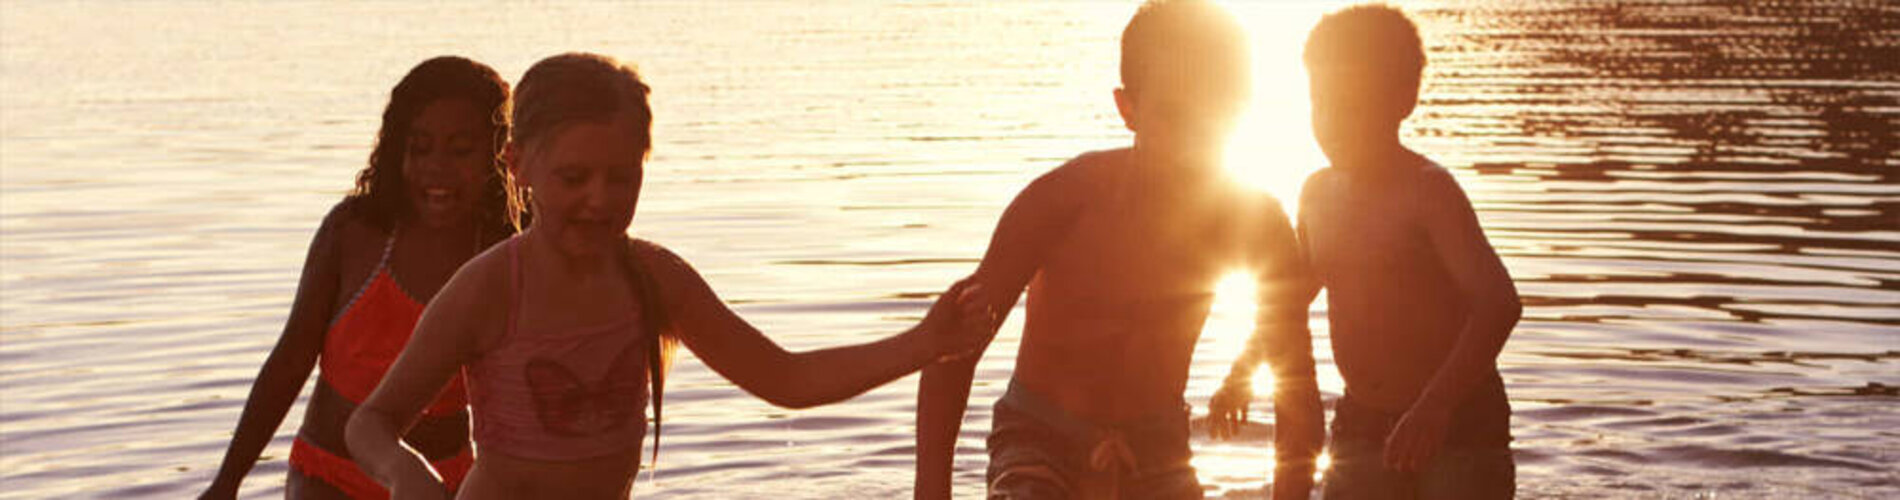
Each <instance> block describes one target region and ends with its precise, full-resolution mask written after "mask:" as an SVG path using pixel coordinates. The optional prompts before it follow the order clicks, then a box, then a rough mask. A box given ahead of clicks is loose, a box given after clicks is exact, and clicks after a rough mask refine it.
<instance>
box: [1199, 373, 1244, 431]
mask: <svg viewBox="0 0 1900 500" xmlns="http://www.w3.org/2000/svg"><path fill="white" fill-rule="evenodd" d="M1252 385H1253V384H1251V383H1249V382H1248V381H1247V380H1246V379H1241V380H1238V381H1236V380H1234V379H1232V378H1229V379H1228V380H1227V382H1226V383H1223V384H1221V387H1220V390H1217V391H1214V397H1212V398H1208V400H1207V423H1208V425H1207V435H1208V437H1209V438H1212V439H1226V438H1231V437H1234V436H1238V435H1240V426H1241V425H1242V424H1245V423H1247V404H1248V403H1251V402H1253V387H1252Z"/></svg>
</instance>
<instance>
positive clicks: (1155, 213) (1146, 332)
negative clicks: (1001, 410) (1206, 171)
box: [1015, 150, 1265, 422]
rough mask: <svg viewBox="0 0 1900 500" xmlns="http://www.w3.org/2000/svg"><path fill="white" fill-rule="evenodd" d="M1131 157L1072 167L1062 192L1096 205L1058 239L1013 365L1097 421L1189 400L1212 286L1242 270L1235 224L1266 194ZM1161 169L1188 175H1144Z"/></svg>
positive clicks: (1021, 378) (1026, 379) (1043, 390)
mask: <svg viewBox="0 0 1900 500" xmlns="http://www.w3.org/2000/svg"><path fill="white" fill-rule="evenodd" d="M1131 156H1132V155H1131V154H1130V153H1129V152H1128V151H1126V150H1124V151H1111V152H1107V153H1100V154H1095V155H1091V156H1089V157H1085V158H1084V159H1083V160H1081V161H1079V162H1078V164H1075V165H1071V166H1067V167H1064V168H1079V169H1084V170H1083V171H1081V172H1079V173H1078V174H1077V175H1075V176H1074V177H1076V179H1074V182H1068V183H1065V184H1064V186H1063V189H1079V190H1086V191H1088V192H1087V193H1083V196H1078V197H1076V198H1080V199H1086V200H1090V201H1089V202H1087V203H1084V204H1082V205H1081V206H1080V207H1079V208H1078V210H1079V212H1078V213H1076V214H1075V215H1074V218H1073V222H1072V223H1070V224H1069V225H1068V227H1067V228H1066V229H1065V230H1064V232H1063V234H1060V235H1053V236H1050V238H1051V240H1049V241H1048V243H1047V244H1048V250H1047V253H1046V255H1048V257H1047V258H1046V259H1044V260H1043V262H1042V266H1041V268H1040V272H1039V273H1038V274H1037V277H1036V278H1035V279H1034V280H1033V281H1032V282H1031V283H1030V285H1029V289H1028V292H1029V298H1028V304H1027V305H1028V318H1027V321H1026V325H1025V327H1024V331H1023V340H1022V346H1021V349H1020V351H1019V353H1018V357H1017V361H1016V372H1015V378H1016V383H1019V384H1022V385H1023V386H1025V387H1026V388H1028V389H1030V390H1034V391H1036V392H1037V393H1039V394H1041V395H1043V396H1044V397H1046V398H1048V399H1050V400H1051V401H1053V402H1055V403H1056V404H1058V405H1060V406H1061V407H1063V408H1064V409H1066V410H1067V411H1069V412H1071V413H1072V414H1075V415H1077V416H1080V417H1083V418H1087V419H1090V420H1094V421H1098V422H1117V421H1124V420H1128V419H1135V418H1141V417H1145V416H1150V415H1153V414H1155V413H1156V412H1162V411H1172V410H1176V409H1179V408H1180V407H1181V405H1182V404H1183V401H1182V392H1183V391H1184V390H1185V389H1186V385H1187V375H1188V366H1189V364H1190V361H1191V358H1192V355H1193V351H1194V345H1195V342H1196V341H1197V340H1198V339H1199V338H1200V333H1201V327H1202V324H1203V323H1204V322H1205V320H1206V318H1207V313H1208V310H1209V307H1210V306H1211V304H1212V301H1213V290H1214V284H1215V283H1216V282H1217V281H1218V280H1219V278H1220V277H1221V276H1222V275H1224V274H1226V273H1229V272H1233V271H1236V270H1239V262H1240V260H1239V255H1240V254H1241V252H1240V245H1242V244H1243V243H1242V242H1243V241H1244V238H1242V237H1240V235H1241V234H1242V233H1243V231H1239V230H1236V229H1237V228H1236V227H1235V224H1237V223H1240V222H1238V221H1239V219H1242V218H1244V214H1247V213H1250V212H1251V211H1250V210H1248V208H1249V204H1250V203H1252V202H1254V201H1255V200H1256V199H1258V198H1265V197H1264V196H1263V195H1259V194H1258V193H1249V192H1246V191H1244V190H1242V189H1235V188H1233V187H1232V186H1231V185H1230V184H1228V183H1226V182H1225V179H1224V178H1221V177H1219V176H1206V178H1204V179H1193V178H1189V176H1188V175H1187V174H1185V173H1179V172H1153V171H1148V172H1144V171H1141V170H1139V169H1138V168H1136V167H1137V166H1136V165H1133V164H1132V162H1131V158H1130V157H1131ZM1090 162H1093V163H1095V164H1089V163H1090ZM1152 170H1159V169H1152ZM1156 173H1160V174H1173V175H1178V176H1179V177H1177V178H1172V179H1168V180H1167V181H1166V182H1156V181H1155V180H1154V179H1150V178H1144V177H1142V176H1143V175H1153V174H1156ZM1240 224H1244V223H1240Z"/></svg>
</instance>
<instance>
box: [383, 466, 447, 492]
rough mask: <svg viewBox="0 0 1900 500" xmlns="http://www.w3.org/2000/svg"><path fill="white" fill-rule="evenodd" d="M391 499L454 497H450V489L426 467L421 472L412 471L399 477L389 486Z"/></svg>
mask: <svg viewBox="0 0 1900 500" xmlns="http://www.w3.org/2000/svg"><path fill="white" fill-rule="evenodd" d="M389 498H390V500H450V499H451V498H453V496H451V495H449V487H448V486H447V485H444V484H442V480H441V479H440V478H437V477H435V474H434V473H433V472H431V471H429V470H428V467H427V466H424V467H423V470H421V471H413V470H412V471H411V472H410V473H409V474H403V475H400V476H397V477H396V481H395V482H394V483H393V484H390V485H389Z"/></svg>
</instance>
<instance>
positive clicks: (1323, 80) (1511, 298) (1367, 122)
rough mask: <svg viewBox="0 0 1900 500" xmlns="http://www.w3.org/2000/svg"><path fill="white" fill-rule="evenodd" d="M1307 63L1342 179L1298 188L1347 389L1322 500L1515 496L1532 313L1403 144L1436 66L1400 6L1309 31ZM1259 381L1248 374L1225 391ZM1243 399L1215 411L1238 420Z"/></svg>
mask: <svg viewBox="0 0 1900 500" xmlns="http://www.w3.org/2000/svg"><path fill="white" fill-rule="evenodd" d="M1305 59H1306V65H1307V70H1308V74H1309V76H1310V78H1311V80H1310V82H1311V89H1312V103H1313V134H1314V136H1315V138H1316V139H1317V140H1318V142H1319V146H1320V149H1321V150H1322V151H1324V152H1325V153H1326V156H1327V158H1328V159H1330V160H1331V161H1332V166H1331V167H1328V168H1326V169H1323V170H1321V171H1319V172H1317V173H1314V174H1313V175H1312V176H1311V177H1309V178H1308V179H1307V181H1306V186H1305V187H1304V188H1302V190H1301V193H1300V211H1299V219H1300V220H1299V225H1298V230H1299V237H1300V238H1299V239H1300V241H1301V242H1302V243H1303V245H1304V248H1303V250H1304V253H1305V254H1306V255H1307V262H1308V264H1309V267H1310V269H1312V272H1313V275H1314V276H1315V277H1316V278H1317V280H1318V283H1319V284H1320V285H1321V286H1324V287H1325V288H1326V303H1327V318H1328V320H1329V321H1330V322H1331V325H1332V344H1333V357H1334V359H1335V360H1336V362H1337V364H1338V366H1339V372H1340V375H1341V376H1342V377H1343V378H1344V379H1345V382H1346V384H1345V385H1346V387H1345V396H1344V397H1342V398H1341V399H1340V400H1339V402H1338V404H1337V409H1336V411H1335V415H1334V418H1333V424H1332V441H1331V444H1330V445H1329V446H1330V450H1331V457H1332V465H1331V467H1330V468H1329V470H1328V471H1327V472H1326V480H1325V486H1324V491H1325V496H1326V498H1328V499H1361V498H1378V499H1383V498H1408V499H1411V498H1425V499H1429V498H1459V499H1464V498H1473V499H1485V498H1510V497H1511V496H1512V495H1513V489H1514V487H1515V470H1516V466H1515V465H1514V463H1513V461H1512V459H1511V449H1510V441H1511V433H1510V414H1511V409H1510V404H1509V402H1508V401H1507V400H1506V398H1505V395H1504V383H1503V381H1502V379H1501V378H1500V377H1499V376H1498V370H1497V356H1498V352H1499V350H1501V349H1503V347H1504V341H1505V338H1506V337H1507V336H1509V335H1510V333H1511V329H1512V327H1514V326H1515V325H1516V324H1517V320H1518V315H1519V312H1520V311H1521V308H1520V306H1519V303H1518V298H1517V290H1516V288H1515V286H1514V285H1512V283H1511V277H1510V275H1508V274H1506V272H1505V269H1504V265H1503V264H1502V263H1501V262H1499V260H1498V256H1497V253H1496V252H1495V251H1493V250H1492V248H1491V244H1490V243H1489V242H1488V241H1486V240H1485V237H1484V231H1483V230H1482V229H1480V228H1479V227H1478V219H1477V216H1476V215H1475V214H1474V213H1473V212H1472V208H1471V202H1470V201H1469V200H1467V199H1466V198H1465V194H1464V191H1463V190H1461V189H1460V188H1459V187H1458V183H1457V181H1456V180H1454V179H1453V178H1452V176H1451V174H1450V173H1449V172H1447V171H1446V170H1445V168H1444V167H1441V166H1439V165H1437V164H1435V163H1433V162H1432V161H1431V160H1429V159H1426V158H1425V157H1423V156H1420V155H1419V154H1418V153H1415V152H1413V151H1411V150H1410V149H1407V148H1406V147H1405V146H1404V145H1403V144H1400V143H1399V138H1398V129H1399V122H1400V121H1402V120H1404V119H1405V118H1406V117H1407V116H1409V115H1410V114H1411V113H1412V108H1413V107H1414V106H1415V105H1416V103H1417V101H1418V88H1419V78H1420V74H1421V72H1422V70H1423V69H1424V66H1425V55H1424V51H1423V50H1422V49H1421V44H1420V42H1419V37H1418V30H1417V28H1416V27H1415V26H1414V25H1413V24H1412V22H1411V21H1410V20H1409V19H1407V18H1406V17H1405V15H1404V14H1403V13H1401V12H1399V11H1398V10H1396V9H1393V8H1391V7H1386V6H1382V5H1364V6H1357V7H1351V8H1347V9H1345V10H1342V11H1339V12H1337V13H1334V14H1330V15H1328V16H1326V17H1325V18H1323V19H1322V20H1321V21H1320V23H1319V25H1318V26H1316V27H1314V28H1313V32H1312V34H1311V35H1310V36H1309V37H1308V39H1307V43H1306V54H1305ZM1250 369H1251V367H1250V366H1248V364H1247V363H1245V362H1242V363H1238V364H1236V366H1235V371H1234V372H1233V373H1232V374H1230V375H1229V378H1228V380H1229V382H1230V383H1229V384H1226V387H1241V385H1240V384H1237V383H1232V382H1234V381H1236V380H1246V379H1247V372H1248V371H1250ZM1223 392H1224V393H1225V392H1231V391H1227V390H1223ZM1245 400H1246V398H1245V397H1244V395H1235V394H1217V396H1216V398H1215V404H1213V405H1211V406H1212V407H1213V408H1212V410H1213V412H1214V413H1215V414H1216V415H1217V416H1219V415H1231V414H1233V413H1234V412H1236V411H1238V410H1239V408H1242V407H1244V405H1245Z"/></svg>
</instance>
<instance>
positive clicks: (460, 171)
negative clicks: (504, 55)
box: [402, 98, 495, 227]
mask: <svg viewBox="0 0 1900 500" xmlns="http://www.w3.org/2000/svg"><path fill="white" fill-rule="evenodd" d="M408 136H409V142H408V144H405V145H403V155H402V156H403V159H402V180H403V185H404V186H405V187H406V189H407V191H408V192H407V193H405V194H406V195H407V196H408V198H409V207H410V209H411V210H410V213H413V214H415V215H416V219H417V222H419V223H421V224H423V225H427V226H431V227H441V226H445V225H450V224H455V223H460V222H466V221H469V220H471V219H473V218H474V214H475V212H476V207H477V204H478V203H480V199H481V197H482V196H481V194H482V193H481V190H482V188H483V186H484V184H485V182H484V181H486V180H487V179H488V176H490V175H493V174H494V173H493V169H494V151H495V143H494V141H495V138H494V134H493V132H492V126H491V125H490V124H489V121H488V115H487V114H486V113H483V112H482V111H481V109H480V108H478V107H476V106H475V104H474V103H471V102H469V101H467V100H465V99H453V98H445V99H437V100H436V101H435V102H432V103H429V105H428V106H427V107H424V108H422V112H421V113H418V114H416V119H415V121H412V122H410V123H409V130H408Z"/></svg>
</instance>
